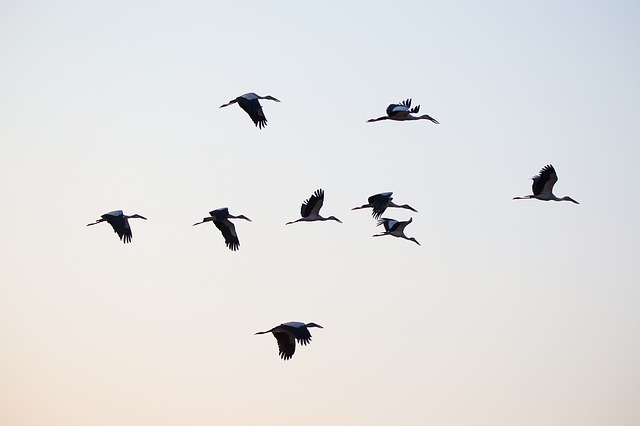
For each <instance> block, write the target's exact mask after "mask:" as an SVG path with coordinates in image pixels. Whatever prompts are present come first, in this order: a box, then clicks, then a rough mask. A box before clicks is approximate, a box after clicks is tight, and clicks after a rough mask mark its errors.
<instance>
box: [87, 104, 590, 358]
mask: <svg viewBox="0 0 640 426" xmlns="http://www.w3.org/2000/svg"><path fill="white" fill-rule="evenodd" d="M261 99H267V100H272V101H275V102H280V101H279V100H278V99H276V98H274V97H273V96H270V95H267V96H259V95H256V94H255V93H246V94H244V95H241V96H238V97H237V98H235V99H233V100H231V101H229V102H228V103H226V104H224V105H221V106H220V108H224V107H227V106H229V105H233V104H236V103H237V104H238V105H239V106H240V108H242V109H243V110H244V111H245V112H246V113H247V114H248V115H249V117H250V118H251V120H252V121H253V123H254V124H255V126H256V127H258V128H259V129H262V128H264V127H265V126H266V125H267V118H266V117H265V115H264V111H263V110H262V105H261V104H260V100H261ZM419 111H420V105H418V106H415V107H413V108H412V107H411V99H407V100H405V101H402V102H399V103H397V104H391V105H389V106H388V107H387V111H386V112H387V115H385V116H382V117H378V118H372V119H369V120H367V123H372V122H376V121H382V120H396V121H408V120H428V121H431V122H433V123H435V124H440V123H439V122H438V121H437V120H435V119H434V118H433V117H431V116H429V115H426V114H424V115H421V116H416V115H412V114H417V113H418V112H419ZM532 179H533V185H532V192H533V194H529V195H525V196H523V197H514V198H513V199H514V200H525V199H537V200H542V201H571V202H572V203H575V204H579V203H578V202H577V201H576V200H574V199H573V198H571V197H568V196H564V197H562V198H558V197H556V196H555V195H554V194H553V186H554V185H555V184H556V182H557V181H558V175H557V174H556V171H555V169H554V168H553V166H552V165H550V164H549V165H546V166H544V167H543V168H542V169H541V170H540V172H539V173H538V174H537V175H535V176H534V177H533V178H532ZM392 195H393V193H392V192H383V193H380V194H375V195H372V196H370V197H369V198H368V200H367V203H366V204H363V205H361V206H359V207H354V208H353V209H351V210H359V209H368V208H370V209H372V213H371V214H372V216H373V218H374V219H376V220H377V224H378V226H380V225H383V226H384V232H381V233H378V234H374V235H373V236H374V237H381V236H385V235H391V236H394V237H398V238H403V239H405V240H409V241H413V242H414V243H416V244H417V245H420V243H419V242H418V241H417V240H416V239H415V238H413V237H407V236H406V235H405V234H404V230H405V228H406V227H407V226H408V225H409V224H410V223H411V222H412V221H413V218H409V220H407V221H399V220H396V219H391V218H385V217H382V214H383V213H384V212H385V211H386V209H387V208H389V207H394V208H401V209H407V210H411V211H413V212H416V213H417V210H416V209H414V208H413V207H411V206H410V205H408V204H402V205H398V204H395V203H394V202H393V197H392ZM323 204H324V191H323V190H322V189H318V190H316V191H315V192H314V193H313V194H311V196H310V197H309V198H308V199H307V200H305V201H304V202H303V203H302V206H301V207H300V216H301V217H300V218H299V219H296V220H293V221H290V222H287V223H285V225H290V224H293V223H297V222H314V221H327V220H333V221H336V222H338V223H342V221H341V220H340V219H338V218H337V217H335V216H329V217H323V216H321V215H320V209H321V208H322V206H323ZM134 218H137V219H144V220H147V218H146V217H144V216H141V215H139V214H134V215H131V216H128V215H125V214H124V212H123V211H122V210H114V211H111V212H108V213H105V214H103V215H102V216H101V217H100V219H98V220H96V221H95V222H92V223H89V224H87V226H92V225H96V224H98V223H101V222H107V223H108V224H109V225H111V227H112V228H113V230H114V232H115V233H116V234H118V237H119V238H120V240H121V241H122V242H123V243H130V242H131V239H132V237H133V233H132V232H131V226H130V224H129V219H134ZM230 219H244V220H246V221H248V222H251V219H249V218H248V217H246V216H244V215H238V216H234V215H232V214H231V213H229V209H228V208H227V207H223V208H219V209H216V210H212V211H210V212H209V216H208V217H205V218H203V219H202V221H200V222H196V223H194V224H193V226H196V225H200V224H202V223H206V222H212V223H213V224H214V225H215V226H216V227H217V228H218V230H219V231H220V232H221V233H222V236H223V237H224V241H225V244H226V246H227V247H228V248H229V249H230V250H232V251H236V250H238V249H239V248H240V240H239V239H238V234H237V232H236V228H235V225H234V224H233V222H231V220H230ZM312 327H317V328H322V326H320V325H318V324H316V323H313V322H310V323H306V324H305V323H303V322H287V323H283V324H280V325H278V326H276V327H274V328H272V329H270V330H266V331H260V332H258V333H256V334H268V333H271V334H273V336H274V337H275V338H276V341H277V342H278V352H279V355H280V357H281V358H282V359H283V360H288V359H291V357H292V356H293V354H294V353H295V349H296V342H297V343H299V344H300V345H307V344H309V343H310V342H311V333H310V332H309V328H312Z"/></svg>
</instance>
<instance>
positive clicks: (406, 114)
mask: <svg viewBox="0 0 640 426" xmlns="http://www.w3.org/2000/svg"><path fill="white" fill-rule="evenodd" d="M418 111H420V105H418V106H416V107H413V108H411V99H407V100H406V101H402V102H400V103H397V104H391V105H389V106H388V107H387V115H385V116H384V117H378V118H372V119H370V120H367V123H373V122H374V121H380V120H396V121H405V120H430V121H433V122H434V123H435V124H440V123H439V122H438V121H437V120H436V119H435V118H433V117H431V116H429V115H427V114H424V115H421V116H415V115H411V114H417V113H418Z"/></svg>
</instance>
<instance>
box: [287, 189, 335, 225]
mask: <svg viewBox="0 0 640 426" xmlns="http://www.w3.org/2000/svg"><path fill="white" fill-rule="evenodd" d="M323 203H324V191H323V190H322V189H318V190H316V192H314V193H313V194H312V195H311V197H309V199H308V200H305V201H304V202H303V203H302V206H301V207H300V215H301V216H302V217H301V218H300V219H298V220H294V221H292V222H287V223H285V225H290V224H292V223H296V222H313V221H316V220H335V221H336V222H340V223H342V221H341V220H340V219H338V218H337V217H335V216H329V217H322V216H320V209H321V208H322V204H323Z"/></svg>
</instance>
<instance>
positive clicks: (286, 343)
mask: <svg viewBox="0 0 640 426" xmlns="http://www.w3.org/2000/svg"><path fill="white" fill-rule="evenodd" d="M273 335H274V336H275V338H276V340H277V341H278V353H279V354H280V358H282V359H284V360H287V359H291V357H292V356H293V354H294V353H295V352H296V339H295V338H294V337H293V334H291V333H289V332H287V331H280V330H274V331H273Z"/></svg>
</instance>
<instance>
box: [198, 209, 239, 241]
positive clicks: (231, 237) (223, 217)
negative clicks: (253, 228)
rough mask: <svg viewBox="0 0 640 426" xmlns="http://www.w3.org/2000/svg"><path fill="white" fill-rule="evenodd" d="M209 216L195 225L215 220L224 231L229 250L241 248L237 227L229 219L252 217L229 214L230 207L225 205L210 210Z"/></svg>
mask: <svg viewBox="0 0 640 426" xmlns="http://www.w3.org/2000/svg"><path fill="white" fill-rule="evenodd" d="M209 215H210V216H209V217H205V218H204V219H202V221H201V222H197V223H194V224H193V226H196V225H200V224H201V223H205V222H213V224H214V225H215V226H216V228H218V229H219V230H220V232H222V236H223V237H224V242H225V244H226V245H227V247H229V250H231V251H236V250H238V249H239V248H240V240H239V239H238V234H237V233H236V227H235V225H234V224H233V222H231V221H230V220H229V219H244V220H246V221H249V222H251V219H249V218H248V217H246V216H244V215H239V216H233V215H232V214H229V209H228V208H227V207H223V208H221V209H216V210H212V211H210V212H209Z"/></svg>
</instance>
